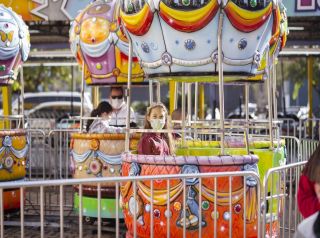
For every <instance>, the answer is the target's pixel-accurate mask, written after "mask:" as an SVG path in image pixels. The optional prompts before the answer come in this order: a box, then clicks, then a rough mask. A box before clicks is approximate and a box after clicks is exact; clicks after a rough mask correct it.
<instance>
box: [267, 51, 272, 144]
mask: <svg viewBox="0 0 320 238" xmlns="http://www.w3.org/2000/svg"><path fill="white" fill-rule="evenodd" d="M267 52H269V51H268V50H267ZM269 61H270V59H269V56H268V55H267V57H266V69H267V94H268V106H269V108H268V114H269V137H270V148H271V149H273V125H272V124H273V115H272V114H273V110H272V87H271V81H272V79H271V77H270V64H269Z"/></svg>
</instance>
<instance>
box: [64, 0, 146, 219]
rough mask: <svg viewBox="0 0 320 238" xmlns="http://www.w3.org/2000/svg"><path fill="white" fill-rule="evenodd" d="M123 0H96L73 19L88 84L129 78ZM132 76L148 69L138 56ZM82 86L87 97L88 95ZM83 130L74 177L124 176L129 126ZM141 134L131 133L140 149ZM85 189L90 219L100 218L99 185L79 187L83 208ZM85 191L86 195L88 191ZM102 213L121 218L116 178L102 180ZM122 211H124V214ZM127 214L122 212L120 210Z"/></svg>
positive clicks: (77, 137)
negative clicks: (121, 21) (121, 20)
mask: <svg viewBox="0 0 320 238" xmlns="http://www.w3.org/2000/svg"><path fill="white" fill-rule="evenodd" d="M118 14H119V4H118V3H117V1H95V2H93V3H91V4H90V5H89V6H87V7H86V8H85V9H84V10H83V11H82V12H81V13H80V14H79V15H78V16H77V17H76V19H75V20H74V21H73V22H72V23H71V29H70V44H71V50H72V52H73V54H74V56H75V57H76V59H77V61H78V63H79V65H80V66H81V68H82V80H83V82H82V86H84V82H85V83H86V84H87V85H90V86H93V87H97V86H117V85H118V86H121V85H123V84H124V83H126V82H127V78H128V52H129V51H128V50H129V49H128V47H129V44H128V40H127V38H126V37H125V35H124V34H123V31H122V29H121V27H120V25H119V22H118ZM131 66H132V76H131V77H130V78H132V81H133V82H134V83H136V84H141V83H143V82H144V73H143V71H142V69H141V67H140V65H139V63H138V61H137V59H135V58H134V59H133V63H132V64H131ZM83 92H84V91H83V87H82V96H83ZM85 119H88V118H84V117H83V110H81V125H80V127H81V132H80V133H75V134H73V135H72V142H71V165H70V168H71V171H72V174H73V178H96V177H113V176H120V175H121V154H122V153H123V152H124V150H125V132H124V130H121V131H120V132H119V131H113V130H110V132H107V133H103V134H98V133H86V132H83V127H84V126H83V120H85ZM138 141H139V136H138V135H136V134H132V135H131V136H130V148H131V149H133V150H134V149H135V148H136V145H137V143H138ZM79 193H81V198H82V204H83V205H82V206H83V210H84V212H83V216H84V217H85V221H87V222H94V221H95V219H96V218H97V217H98V212H97V207H98V200H97V198H98V197H99V196H98V189H97V184H86V185H84V186H83V188H82V190H81V191H79V188H78V186H75V194H74V204H75V208H76V209H77V210H78V209H79ZM82 195H83V196H82ZM101 206H102V208H103V209H102V212H101V218H104V219H105V218H115V217H116V213H117V211H116V210H117V208H116V201H115V185H114V183H102V184H101ZM120 214H122V213H120ZM120 218H121V215H120Z"/></svg>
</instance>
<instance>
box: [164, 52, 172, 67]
mask: <svg viewBox="0 0 320 238" xmlns="http://www.w3.org/2000/svg"><path fill="white" fill-rule="evenodd" d="M161 61H162V63H163V64H165V65H171V64H172V57H171V55H170V54H169V53H168V52H166V53H164V54H163V55H162V57H161Z"/></svg>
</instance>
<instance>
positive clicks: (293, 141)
mask: <svg viewBox="0 0 320 238" xmlns="http://www.w3.org/2000/svg"><path fill="white" fill-rule="evenodd" d="M281 139H283V140H285V146H286V156H287V158H286V159H287V161H286V164H292V163H297V162H300V161H301V144H300V141H299V139H298V138H296V137H294V136H281Z"/></svg>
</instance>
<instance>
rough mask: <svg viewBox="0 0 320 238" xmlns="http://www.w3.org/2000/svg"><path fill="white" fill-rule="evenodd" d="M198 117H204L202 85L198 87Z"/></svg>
mask: <svg viewBox="0 0 320 238" xmlns="http://www.w3.org/2000/svg"><path fill="white" fill-rule="evenodd" d="M199 118H200V119H202V120H203V119H204V85H203V84H200V87H199Z"/></svg>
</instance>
